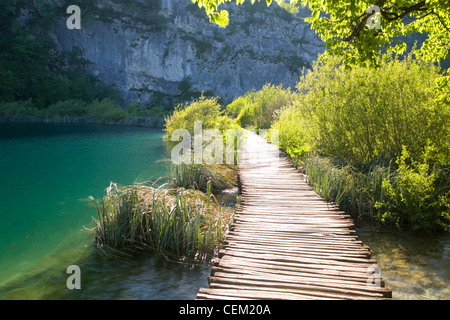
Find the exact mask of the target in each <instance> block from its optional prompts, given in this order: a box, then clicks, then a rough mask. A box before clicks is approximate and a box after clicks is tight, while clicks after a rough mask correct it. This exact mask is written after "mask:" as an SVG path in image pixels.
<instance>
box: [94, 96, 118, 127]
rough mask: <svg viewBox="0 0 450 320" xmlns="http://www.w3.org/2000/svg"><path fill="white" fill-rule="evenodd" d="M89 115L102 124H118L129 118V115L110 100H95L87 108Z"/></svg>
mask: <svg viewBox="0 0 450 320" xmlns="http://www.w3.org/2000/svg"><path fill="white" fill-rule="evenodd" d="M86 110H87V114H88V115H89V116H91V117H92V118H93V119H95V120H97V121H99V122H100V123H102V124H104V123H108V122H118V121H122V120H125V119H126V118H127V113H126V111H125V110H123V109H122V108H121V107H119V106H118V105H117V104H116V102H115V101H114V100H112V99H110V98H106V99H103V100H101V101H100V100H94V101H93V102H91V103H90V104H88V105H87V106H86Z"/></svg>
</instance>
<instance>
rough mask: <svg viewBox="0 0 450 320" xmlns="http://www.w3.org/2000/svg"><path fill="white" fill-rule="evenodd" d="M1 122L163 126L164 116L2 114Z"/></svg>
mask: <svg viewBox="0 0 450 320" xmlns="http://www.w3.org/2000/svg"><path fill="white" fill-rule="evenodd" d="M0 123H50V124H96V125H112V126H131V127H147V128H163V127H164V123H165V120H164V118H150V117H129V118H126V119H125V120H118V121H115V120H105V121H102V120H99V119H95V118H92V117H83V116H81V117H68V116H65V117H51V118H44V117H41V116H0Z"/></svg>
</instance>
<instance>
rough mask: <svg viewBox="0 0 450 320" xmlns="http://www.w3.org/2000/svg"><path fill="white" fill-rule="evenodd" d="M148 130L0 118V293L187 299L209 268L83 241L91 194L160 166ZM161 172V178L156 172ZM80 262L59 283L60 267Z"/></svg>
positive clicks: (91, 213)
mask: <svg viewBox="0 0 450 320" xmlns="http://www.w3.org/2000/svg"><path fill="white" fill-rule="evenodd" d="M162 136H163V132H162V131H161V130H158V129H149V128H136V127H120V126H97V125H75V124H71V125H67V124H64V125H58V124H20V123H14V124H11V123H0V179H1V183H0V208H1V209H0V217H1V220H0V221H1V223H0V261H1V263H0V299H78V298H79V299H192V298H195V295H196V293H197V291H198V289H199V288H200V287H202V286H205V285H207V275H208V273H209V269H208V268H206V267H204V266H200V267H192V266H185V265H180V264H177V263H171V262H167V261H166V260H165V259H161V258H158V257H155V256H153V255H152V254H150V253H149V254H146V255H142V254H141V255H138V256H136V257H134V258H132V259H126V260H123V261H121V260H117V259H111V258H108V257H106V256H105V255H104V254H103V253H101V252H100V251H99V250H98V249H97V248H95V247H94V245H93V240H94V234H93V233H90V232H88V231H86V229H85V228H91V227H92V217H97V211H96V209H95V207H94V206H93V203H92V201H90V200H88V197H89V196H93V197H94V198H95V199H98V200H100V199H101V197H102V195H103V194H104V190H105V188H106V187H108V185H109V183H110V182H111V181H113V182H115V183H118V184H121V185H127V184H132V183H134V182H144V181H155V180H157V179H158V178H160V177H166V178H167V176H168V174H169V165H168V162H167V161H165V160H166V157H167V152H166V150H165V149H164V146H163V142H162ZM161 181H163V180H161ZM70 265H78V266H79V267H80V269H81V285H82V289H81V290H69V289H67V286H66V280H67V278H68V277H69V275H68V274H67V273H66V270H67V267H68V266H70Z"/></svg>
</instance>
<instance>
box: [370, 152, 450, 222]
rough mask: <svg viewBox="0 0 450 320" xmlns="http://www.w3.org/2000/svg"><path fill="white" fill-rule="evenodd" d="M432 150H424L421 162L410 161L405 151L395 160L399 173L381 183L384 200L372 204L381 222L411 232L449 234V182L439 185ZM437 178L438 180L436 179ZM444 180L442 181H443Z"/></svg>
mask: <svg viewBox="0 0 450 320" xmlns="http://www.w3.org/2000/svg"><path fill="white" fill-rule="evenodd" d="M433 151H434V148H433V147H432V146H427V148H426V150H425V152H424V154H423V157H422V159H421V160H422V161H415V160H412V159H411V157H410V154H409V152H408V151H407V149H406V148H404V149H403V152H402V155H401V156H400V157H399V158H398V159H397V164H398V170H397V172H396V175H395V176H394V177H392V178H391V179H383V184H382V190H383V192H384V193H385V194H386V197H385V198H384V199H383V200H381V201H377V202H376V203H375V207H376V208H377V209H379V210H380V212H382V214H381V220H382V221H383V222H386V223H390V224H395V225H396V226H397V227H404V226H408V227H409V228H411V229H413V230H417V229H421V230H428V231H436V230H446V231H450V205H449V204H450V203H449V201H448V199H449V197H450V181H448V173H447V181H446V183H444V184H442V181H439V180H440V178H441V179H442V178H444V177H443V176H442V171H440V172H439V171H436V170H433V167H432V166H430V161H431V162H433V159H434V155H433V153H434V152H433ZM439 176H441V177H440V178H439ZM444 179H445V178H444Z"/></svg>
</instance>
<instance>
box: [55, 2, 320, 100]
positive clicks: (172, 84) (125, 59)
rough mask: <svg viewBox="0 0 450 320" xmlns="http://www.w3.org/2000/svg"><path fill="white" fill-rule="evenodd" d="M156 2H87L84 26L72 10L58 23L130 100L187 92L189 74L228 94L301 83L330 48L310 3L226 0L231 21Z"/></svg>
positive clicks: (63, 42) (200, 85)
mask: <svg viewBox="0 0 450 320" xmlns="http://www.w3.org/2000/svg"><path fill="white" fill-rule="evenodd" d="M152 1H153V2H152V3H154V0H152ZM130 3H131V4H130ZM149 3H150V1H149V0H148V1H145V0H140V1H137V0H135V1H128V2H127V1H124V0H120V1H119V0H116V1H112V0H110V1H107V0H102V1H97V8H96V10H94V11H92V10H91V11H92V12H87V13H86V10H84V11H83V9H84V8H83V7H82V6H80V7H81V10H82V28H81V30H68V29H67V28H66V19H67V17H68V16H67V17H61V18H60V19H58V21H57V23H56V24H55V25H54V26H53V28H52V30H53V31H52V33H53V37H54V39H55V41H56V43H57V45H58V46H59V48H60V49H63V50H65V51H70V50H72V48H74V47H79V48H80V49H81V51H82V54H83V57H84V58H85V59H87V60H89V61H90V62H92V64H91V65H90V67H89V69H90V70H91V72H92V73H93V74H95V75H97V76H98V77H99V78H100V79H101V80H103V81H104V82H106V83H108V84H112V85H114V86H115V87H117V88H118V89H119V90H120V92H121V94H122V96H123V98H124V101H125V103H126V104H127V105H129V104H131V103H134V102H140V103H142V104H148V103H150V102H152V99H153V98H154V93H155V92H162V93H163V94H167V95H172V96H174V95H177V94H180V92H179V83H180V82H181V81H182V80H183V79H189V81H190V84H191V88H190V90H192V91H198V92H202V91H205V92H206V91H208V92H212V93H213V94H214V95H216V96H220V97H222V98H223V99H225V100H228V101H230V100H232V99H233V98H235V97H237V96H239V95H242V94H244V93H245V92H247V91H249V90H252V89H255V90H258V89H260V88H261V87H262V86H263V85H265V84H266V83H268V82H270V83H273V84H279V83H283V84H284V85H286V86H290V87H293V86H295V84H296V83H297V81H298V79H299V76H300V74H301V69H302V68H303V67H309V66H310V65H311V63H312V61H314V60H315V59H316V58H317V55H318V54H319V53H321V52H323V51H324V48H325V47H324V44H323V42H322V41H321V40H320V39H319V38H318V37H317V36H316V35H315V33H314V31H313V30H311V29H310V25H309V24H307V23H305V22H304V21H303V20H302V19H299V17H300V16H305V10H302V9H301V11H300V13H299V14H298V15H296V16H293V15H291V14H290V13H288V12H285V11H283V10H284V9H282V8H280V7H278V6H277V5H276V4H275V3H273V4H272V5H271V6H270V7H269V8H267V7H266V5H265V3H260V4H258V3H255V5H254V6H250V5H244V6H236V5H235V4H228V5H223V7H224V8H226V9H227V10H229V12H230V20H231V23H230V25H229V26H228V27H227V28H225V29H224V28H219V27H218V26H216V25H213V24H211V23H210V22H209V20H208V18H207V17H206V15H205V13H204V11H203V10H202V9H199V8H198V7H197V5H194V4H192V3H191V2H190V1H189V0H161V1H160V3H159V4H158V3H157V4H158V6H157V7H156V9H155V5H153V7H152V8H153V9H152V10H149V9H148V7H149ZM146 8H147V9H146ZM102 10H103V11H102ZM96 12H100V13H102V15H96V14H95V13H96ZM105 12H106V13H111V16H110V17H109V16H108V15H106V18H105V14H106V13H105Z"/></svg>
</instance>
